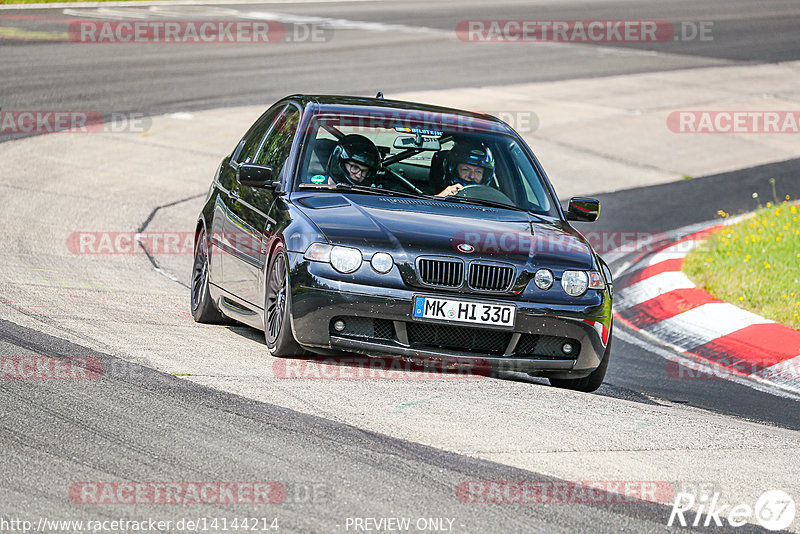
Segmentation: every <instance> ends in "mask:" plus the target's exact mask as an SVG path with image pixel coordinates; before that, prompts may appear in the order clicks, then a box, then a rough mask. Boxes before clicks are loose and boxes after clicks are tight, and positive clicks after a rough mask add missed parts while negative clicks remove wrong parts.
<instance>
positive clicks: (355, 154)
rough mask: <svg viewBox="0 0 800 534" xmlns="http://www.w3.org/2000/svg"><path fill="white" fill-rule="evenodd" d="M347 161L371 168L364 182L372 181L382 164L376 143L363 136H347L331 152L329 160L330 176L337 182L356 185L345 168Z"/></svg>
mask: <svg viewBox="0 0 800 534" xmlns="http://www.w3.org/2000/svg"><path fill="white" fill-rule="evenodd" d="M346 161H355V162H356V163H360V164H361V165H364V166H365V167H368V168H369V171H367V175H366V176H364V181H366V180H371V179H372V178H373V177H374V176H375V173H376V171H377V170H378V167H380V164H381V155H380V152H378V148H377V147H376V146H375V143H373V142H372V141H370V140H369V139H367V138H366V137H364V136H363V135H358V134H350V135H345V136H344V137H342V138H341V139H339V142H338V143H336V146H335V147H334V149H333V152H331V157H330V159H328V176H330V177H331V178H333V179H334V180H336V181H337V182H342V181H345V180H346V181H348V182H350V183H354V182H353V180H352V179H351V178H350V175H349V174H348V172H347V169H346V168H345V166H344V163H345V162H346Z"/></svg>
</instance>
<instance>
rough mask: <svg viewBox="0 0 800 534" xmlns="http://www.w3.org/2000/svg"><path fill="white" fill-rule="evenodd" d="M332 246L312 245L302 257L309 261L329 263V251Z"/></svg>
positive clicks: (323, 244)
mask: <svg viewBox="0 0 800 534" xmlns="http://www.w3.org/2000/svg"><path fill="white" fill-rule="evenodd" d="M332 248H333V245H326V244H325V243H314V244H313V245H311V246H310V247H308V249H307V250H306V253H305V254H303V257H304V258H305V259H307V260H310V261H322V262H325V263H329V262H330V261H331V249H332Z"/></svg>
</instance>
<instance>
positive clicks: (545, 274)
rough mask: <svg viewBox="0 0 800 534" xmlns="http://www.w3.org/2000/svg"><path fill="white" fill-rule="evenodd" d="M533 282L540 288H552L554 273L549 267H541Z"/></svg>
mask: <svg viewBox="0 0 800 534" xmlns="http://www.w3.org/2000/svg"><path fill="white" fill-rule="evenodd" d="M533 282H534V283H535V284H536V287H538V288H539V289H545V290H546V289H550V287H551V286H552V285H553V273H551V272H550V271H549V270H548V269H539V270H538V271H536V274H535V275H534V276H533Z"/></svg>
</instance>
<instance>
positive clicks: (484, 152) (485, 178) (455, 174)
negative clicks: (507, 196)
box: [436, 141, 494, 197]
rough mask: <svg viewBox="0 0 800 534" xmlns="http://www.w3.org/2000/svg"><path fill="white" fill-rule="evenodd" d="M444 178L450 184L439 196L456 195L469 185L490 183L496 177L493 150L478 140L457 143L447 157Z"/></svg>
mask: <svg viewBox="0 0 800 534" xmlns="http://www.w3.org/2000/svg"><path fill="white" fill-rule="evenodd" d="M444 178H445V181H446V182H447V183H449V184H450V185H448V186H447V187H445V188H444V189H443V190H442V192H441V193H438V194H437V195H436V196H437V197H446V196H449V195H455V194H456V193H458V192H459V191H460V190H461V189H464V187H466V186H468V185H489V184H490V183H491V181H492V179H493V178H494V156H492V151H491V150H489V147H487V146H486V145H484V144H483V143H480V142H476V141H461V142H458V143H456V145H455V146H454V147H453V148H452V150H450V152H449V153H448V154H447V157H446V158H445V162H444Z"/></svg>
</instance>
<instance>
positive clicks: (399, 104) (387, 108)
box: [282, 94, 513, 132]
mask: <svg viewBox="0 0 800 534" xmlns="http://www.w3.org/2000/svg"><path fill="white" fill-rule="evenodd" d="M282 100H283V101H294V102H297V103H298V104H300V105H301V106H302V107H303V108H306V107H307V106H308V105H309V104H313V105H314V108H315V109H314V113H315V114H326V113H333V114H337V113H365V114H370V115H376V114H377V115H392V116H397V117H408V118H409V119H417V120H419V119H421V118H422V117H424V116H420V113H430V114H437V115H439V114H441V115H448V116H453V117H462V118H465V119H468V121H469V124H470V125H471V126H472V127H473V128H476V129H480V130H489V131H500V132H512V131H513V130H512V129H511V127H510V126H509V125H508V124H506V123H505V122H503V121H501V120H500V119H498V118H497V117H493V116H491V115H488V114H485V113H475V112H472V111H465V110H462V109H455V108H448V107H442V106H433V105H430V104H421V103H419V102H407V101H404V100H390V99H383V98H370V97H363V96H345V95H309V94H296V95H291V96H287V97H286V98H283V99H282Z"/></svg>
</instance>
